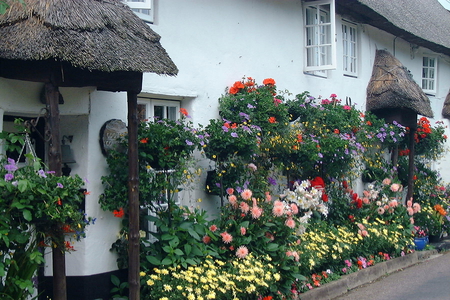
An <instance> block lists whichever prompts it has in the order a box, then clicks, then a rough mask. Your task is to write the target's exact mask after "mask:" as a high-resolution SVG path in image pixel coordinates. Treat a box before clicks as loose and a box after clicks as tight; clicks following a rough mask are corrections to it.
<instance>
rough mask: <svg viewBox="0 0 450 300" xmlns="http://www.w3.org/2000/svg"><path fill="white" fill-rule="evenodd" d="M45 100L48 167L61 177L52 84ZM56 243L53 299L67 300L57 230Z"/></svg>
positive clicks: (55, 90) (56, 95) (55, 92)
mask: <svg viewBox="0 0 450 300" xmlns="http://www.w3.org/2000/svg"><path fill="white" fill-rule="evenodd" d="M45 99H46V102H47V109H48V118H47V130H48V132H50V135H51V139H50V143H49V149H48V166H49V169H50V171H54V172H55V175H56V176H61V142H60V141H61V134H60V124H59V121H60V116H59V107H58V105H59V90H58V87H57V86H55V85H53V84H52V83H50V82H47V83H46V84H45ZM55 232H56V235H57V236H55V237H54V242H55V243H56V247H54V248H52V249H53V251H52V254H53V256H52V262H53V299H54V300H67V286H66V259H65V255H64V243H63V242H62V241H63V240H64V234H63V232H62V231H59V230H58V229H57V228H56V230H55Z"/></svg>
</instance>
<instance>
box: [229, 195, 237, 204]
mask: <svg viewBox="0 0 450 300" xmlns="http://www.w3.org/2000/svg"><path fill="white" fill-rule="evenodd" d="M228 202H230V204H231V205H233V206H234V207H236V205H237V197H236V196H235V195H230V196H228Z"/></svg>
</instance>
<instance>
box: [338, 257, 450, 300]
mask: <svg viewBox="0 0 450 300" xmlns="http://www.w3.org/2000/svg"><path fill="white" fill-rule="evenodd" d="M333 300H450V252H447V253H446V254H440V255H436V256H435V257H432V258H430V259H429V260H426V261H424V262H421V263H419V264H416V265H414V266H411V267H409V268H406V269H404V270H403V271H400V272H396V273H394V274H391V275H389V276H385V277H382V278H380V279H379V280H377V281H375V282H372V283H369V284H366V285H363V286H361V287H359V288H356V289H354V290H351V291H350V292H348V293H346V294H345V295H342V296H340V297H338V298H335V299H333Z"/></svg>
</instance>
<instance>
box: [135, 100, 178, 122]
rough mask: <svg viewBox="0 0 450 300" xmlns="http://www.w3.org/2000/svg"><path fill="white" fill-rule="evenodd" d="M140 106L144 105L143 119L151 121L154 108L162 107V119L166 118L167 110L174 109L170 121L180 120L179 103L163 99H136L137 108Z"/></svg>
mask: <svg viewBox="0 0 450 300" xmlns="http://www.w3.org/2000/svg"><path fill="white" fill-rule="evenodd" d="M141 105H145V110H146V115H145V118H146V119H148V120H150V121H153V120H154V117H155V106H163V107H165V108H166V109H165V112H164V116H163V117H164V118H167V108H168V107H174V108H175V116H174V117H172V118H170V119H171V120H174V121H175V120H178V119H179V118H180V108H181V103H180V101H177V100H165V99H157V98H147V97H140V96H139V97H138V107H139V106H141Z"/></svg>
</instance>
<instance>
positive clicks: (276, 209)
mask: <svg viewBox="0 0 450 300" xmlns="http://www.w3.org/2000/svg"><path fill="white" fill-rule="evenodd" d="M272 213H273V215H274V216H275V217H281V216H282V215H283V214H284V207H283V206H280V205H275V206H274V207H273V209H272Z"/></svg>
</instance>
